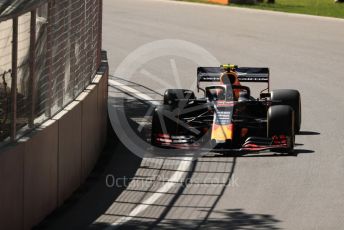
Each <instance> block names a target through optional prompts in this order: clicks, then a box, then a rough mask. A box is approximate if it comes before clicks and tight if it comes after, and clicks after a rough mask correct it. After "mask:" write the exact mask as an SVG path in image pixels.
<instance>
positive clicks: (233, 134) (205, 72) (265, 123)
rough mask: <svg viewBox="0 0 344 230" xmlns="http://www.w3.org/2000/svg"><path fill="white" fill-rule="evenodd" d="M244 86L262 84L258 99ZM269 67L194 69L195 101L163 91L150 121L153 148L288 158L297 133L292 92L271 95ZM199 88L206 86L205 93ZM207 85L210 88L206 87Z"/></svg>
mask: <svg viewBox="0 0 344 230" xmlns="http://www.w3.org/2000/svg"><path fill="white" fill-rule="evenodd" d="M245 82H255V83H266V84H267V87H266V88H265V89H263V90H262V91H260V93H259V97H258V98H254V97H252V96H251V90H250V88H249V87H247V86H244V85H242V83H245ZM269 82H270V81H269V69H268V68H251V67H249V68H247V67H240V68H239V67H238V66H236V65H230V64H229V65H222V66H220V67H198V69H197V92H198V93H200V92H201V93H202V94H204V96H202V97H200V98H196V96H195V93H194V92H193V91H192V90H188V89H167V90H166V92H165V94H164V99H163V102H164V103H163V105H160V106H158V107H156V109H155V111H154V114H153V120H152V135H151V142H152V145H154V146H158V147H163V148H177V149H209V150H213V151H227V152H238V151H239V152H252V151H263V150H272V151H276V152H286V153H292V152H293V148H294V143H295V133H297V132H299V131H300V128H301V97H300V93H299V92H298V91H297V90H291V89H280V90H272V91H270V84H269ZM201 83H204V84H206V83H208V85H207V86H206V87H204V88H202V87H201ZM209 84H210V85H209Z"/></svg>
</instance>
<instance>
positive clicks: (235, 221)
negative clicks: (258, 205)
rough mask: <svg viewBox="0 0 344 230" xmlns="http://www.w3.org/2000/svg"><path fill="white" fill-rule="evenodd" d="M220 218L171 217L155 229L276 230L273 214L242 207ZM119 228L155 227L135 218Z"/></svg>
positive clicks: (96, 228)
mask: <svg viewBox="0 0 344 230" xmlns="http://www.w3.org/2000/svg"><path fill="white" fill-rule="evenodd" d="M217 214H219V215H221V216H222V217H221V218H217V219H209V220H208V221H207V222H206V223H205V224H204V225H202V226H199V223H200V222H199V221H195V220H188V219H181V220H176V219H171V220H166V221H164V222H163V223H162V224H161V225H159V228H156V229H162V230H165V229H207V230H208V229H247V230H254V229H267V230H277V229H280V228H279V227H277V224H278V223H280V220H277V219H276V218H275V217H274V216H273V215H265V214H256V213H247V212H245V211H244V210H242V209H228V210H226V211H223V212H217ZM107 227H110V225H108V224H106V223H97V224H94V225H93V226H92V228H90V229H92V230H101V229H106V228H107ZM119 229H155V228H151V227H149V226H147V220H144V219H143V220H135V221H132V222H130V223H128V224H127V225H125V226H122V227H120V228H119Z"/></svg>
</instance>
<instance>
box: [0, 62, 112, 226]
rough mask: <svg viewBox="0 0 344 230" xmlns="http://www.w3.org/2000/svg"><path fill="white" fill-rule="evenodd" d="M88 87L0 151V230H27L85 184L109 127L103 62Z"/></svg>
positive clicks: (105, 67)
mask: <svg viewBox="0 0 344 230" xmlns="http://www.w3.org/2000/svg"><path fill="white" fill-rule="evenodd" d="M100 69H101V70H102V71H101V72H99V73H98V74H97V76H96V77H95V80H94V81H93V82H92V84H91V85H90V86H89V87H87V89H86V90H85V91H84V92H83V93H82V94H81V95H80V96H79V97H78V98H77V100H75V101H73V102H72V103H71V104H70V105H68V106H67V107H66V108H65V109H64V110H63V111H61V112H60V113H59V114H57V115H56V116H55V117H54V118H52V119H51V120H49V121H47V122H46V123H44V124H43V125H42V126H41V127H39V128H38V129H36V130H35V131H34V132H32V133H31V134H30V135H29V136H27V137H24V138H21V139H20V140H19V141H18V143H15V144H13V145H11V146H9V147H7V148H6V149H1V150H0V151H1V152H0V181H1V186H0V229H30V228H32V227H33V226H35V225H36V224H38V223H39V222H40V221H42V220H43V219H44V217H46V216H47V215H48V214H49V213H51V212H52V211H53V210H54V209H55V208H57V207H58V206H59V205H61V204H62V203H63V202H64V201H65V200H66V199H67V198H68V197H69V196H70V195H71V194H72V193H73V192H74V191H75V190H76V189H77V188H78V187H79V186H80V184H81V183H83V181H84V180H85V179H86V177H87V176H88V174H89V173H90V172H91V171H92V169H93V167H94V165H95V164H96V161H97V159H98V157H99V155H100V153H101V152H102V149H103V147H104V144H105V140H106V132H107V129H106V126H107V78H108V68H107V63H106V61H103V62H102V67H101V68H100Z"/></svg>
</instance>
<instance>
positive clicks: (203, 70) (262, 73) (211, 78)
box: [197, 67, 270, 90]
mask: <svg viewBox="0 0 344 230" xmlns="http://www.w3.org/2000/svg"><path fill="white" fill-rule="evenodd" d="M235 71H236V73H237V74H238V79H239V81H240V82H261V83H267V84H268V88H267V90H269V88H270V86H269V85H270V84H269V82H270V80H269V77H270V71H269V68H256V67H239V68H236V69H235ZM223 72H225V70H224V69H223V68H222V67H198V68H197V87H198V88H199V83H200V82H220V76H221V74H222V73H223Z"/></svg>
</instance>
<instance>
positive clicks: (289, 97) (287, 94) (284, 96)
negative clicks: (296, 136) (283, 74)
mask: <svg viewBox="0 0 344 230" xmlns="http://www.w3.org/2000/svg"><path fill="white" fill-rule="evenodd" d="M271 100H272V101H275V102H273V105H289V106H290V107H291V108H292V109H293V110H294V120H295V123H294V130H295V133H299V132H300V129H301V96H300V92H299V91H297V90H293V89H279V90H273V91H271Z"/></svg>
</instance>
